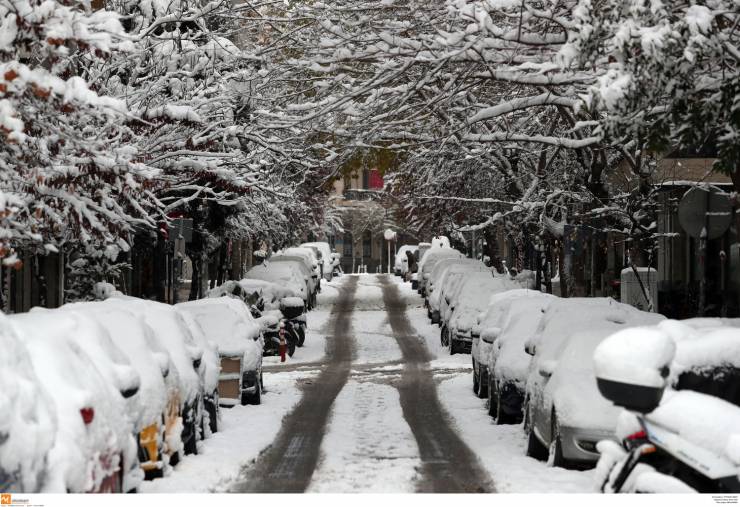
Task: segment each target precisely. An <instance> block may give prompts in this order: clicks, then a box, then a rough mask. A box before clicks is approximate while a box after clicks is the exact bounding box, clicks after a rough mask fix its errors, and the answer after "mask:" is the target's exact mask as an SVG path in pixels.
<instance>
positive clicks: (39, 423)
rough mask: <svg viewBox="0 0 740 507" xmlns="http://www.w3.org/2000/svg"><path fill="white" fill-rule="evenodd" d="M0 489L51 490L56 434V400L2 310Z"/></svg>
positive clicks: (20, 491)
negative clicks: (52, 458)
mask: <svg viewBox="0 0 740 507" xmlns="http://www.w3.org/2000/svg"><path fill="white" fill-rule="evenodd" d="M0 350H2V354H0V386H2V389H0V492H3V493H5V492H11V491H12V492H17V493H37V492H41V491H45V490H47V489H46V488H47V483H50V485H51V484H53V483H54V482H55V481H54V480H53V479H50V478H49V475H50V474H53V473H54V472H57V470H50V468H49V467H50V463H49V453H50V452H51V449H52V446H53V445H54V441H55V436H56V434H57V414H56V410H55V405H54V401H53V400H52V398H51V396H50V395H49V394H48V393H47V390H46V388H45V387H44V386H43V385H42V384H41V382H40V381H39V378H38V377H37V376H36V373H35V372H34V368H33V363H32V362H31V358H30V356H29V354H28V351H27V350H26V347H25V345H23V342H22V341H21V340H20V338H19V337H18V335H17V333H16V331H15V329H14V328H13V326H12V325H11V323H10V322H9V321H8V319H7V318H6V317H5V315H3V314H0Z"/></svg>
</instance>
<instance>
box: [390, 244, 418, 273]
mask: <svg viewBox="0 0 740 507" xmlns="http://www.w3.org/2000/svg"><path fill="white" fill-rule="evenodd" d="M418 250H419V245H403V246H401V247H400V248H399V249H398V251H397V252H396V256H395V258H394V260H393V273H394V274H395V275H396V276H404V275H405V274H406V273H407V272H408V270H409V259H408V256H407V255H406V252H411V253H412V254H414V255H415V252H417V251H418Z"/></svg>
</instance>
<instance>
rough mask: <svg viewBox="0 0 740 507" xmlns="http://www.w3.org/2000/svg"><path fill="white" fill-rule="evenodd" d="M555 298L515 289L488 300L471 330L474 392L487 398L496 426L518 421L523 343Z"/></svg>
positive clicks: (523, 371) (524, 364) (526, 361)
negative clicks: (486, 306) (485, 307)
mask: <svg viewBox="0 0 740 507" xmlns="http://www.w3.org/2000/svg"><path fill="white" fill-rule="evenodd" d="M554 298H555V296H552V295H550V294H544V293H542V292H539V291H534V290H528V289H516V290H510V291H506V292H502V293H499V294H496V295H494V296H492V297H491V299H490V301H489V305H488V308H487V309H486V310H485V311H484V312H482V313H481V314H480V318H479V321H478V325H477V326H475V327H474V328H473V347H472V351H471V356H472V360H473V391H474V392H475V393H476V394H477V395H478V397H480V398H484V397H487V398H488V411H489V412H488V413H489V414H490V415H491V416H492V417H494V418H495V420H496V423H497V424H507V423H514V422H520V421H521V412H522V402H523V401H524V390H525V389H524V388H525V380H526V378H527V372H528V370H529V361H530V359H531V357H530V356H529V355H528V354H527V353H526V352H525V351H524V342H525V341H526V340H527V339H528V338H531V336H532V335H533V334H534V333H535V331H536V330H537V326H538V324H539V321H540V319H541V318H542V315H543V312H544V310H545V309H546V308H547V305H548V304H549V302H550V301H551V300H552V299H554Z"/></svg>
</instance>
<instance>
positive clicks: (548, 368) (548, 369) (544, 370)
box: [537, 359, 557, 378]
mask: <svg viewBox="0 0 740 507" xmlns="http://www.w3.org/2000/svg"><path fill="white" fill-rule="evenodd" d="M556 364H557V363H556V362H555V361H553V360H552V359H545V360H542V361H540V364H539V368H538V369H537V371H539V373H540V375H542V376H543V377H544V378H550V377H552V373H553V372H554V371H555V366H556Z"/></svg>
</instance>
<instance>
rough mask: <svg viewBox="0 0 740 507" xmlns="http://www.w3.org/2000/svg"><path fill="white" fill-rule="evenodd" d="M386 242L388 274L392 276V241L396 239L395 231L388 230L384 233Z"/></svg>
mask: <svg viewBox="0 0 740 507" xmlns="http://www.w3.org/2000/svg"><path fill="white" fill-rule="evenodd" d="M383 236H384V237H385V241H386V242H387V244H388V274H389V275H390V274H391V241H393V240H394V239H396V233H395V231H394V230H393V229H386V230H385V232H384V233H383Z"/></svg>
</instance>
